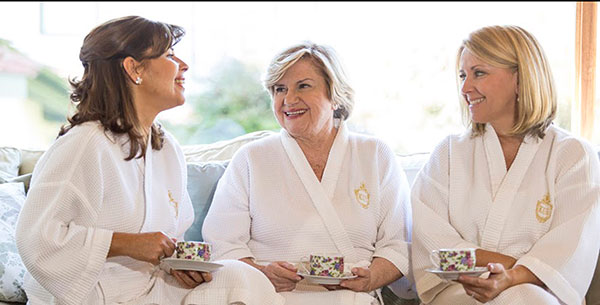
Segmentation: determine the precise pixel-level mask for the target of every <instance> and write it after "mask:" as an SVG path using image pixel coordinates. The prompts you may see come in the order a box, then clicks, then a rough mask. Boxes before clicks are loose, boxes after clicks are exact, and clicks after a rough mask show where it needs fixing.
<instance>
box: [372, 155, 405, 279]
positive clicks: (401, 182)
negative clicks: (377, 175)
mask: <svg viewBox="0 0 600 305" xmlns="http://www.w3.org/2000/svg"><path fill="white" fill-rule="evenodd" d="M379 158H380V159H381V160H382V161H383V163H384V164H380V166H381V167H383V168H384V173H385V174H384V175H383V181H382V188H381V194H380V196H381V210H380V215H379V218H380V222H379V226H378V228H377V241H376V242H375V252H374V253H373V257H382V258H385V259H387V260H388V261H390V262H391V263H392V264H394V266H396V268H398V270H400V272H402V274H403V275H405V276H407V275H408V274H409V273H410V270H409V259H410V255H409V245H410V239H411V232H410V228H411V222H412V215H411V213H412V211H411V207H410V187H409V186H408V180H407V179H406V175H405V173H404V171H403V170H402V169H401V168H400V167H399V165H398V162H396V159H395V156H394V153H393V151H392V150H391V149H390V148H389V147H387V146H386V145H382V149H381V150H380V152H379Z"/></svg>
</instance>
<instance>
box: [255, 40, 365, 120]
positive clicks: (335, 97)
mask: <svg viewBox="0 0 600 305" xmlns="http://www.w3.org/2000/svg"><path fill="white" fill-rule="evenodd" d="M301 59H308V60H310V61H311V62H312V63H313V65H314V66H315V67H316V68H317V70H318V71H319V73H320V74H321V75H322V76H323V78H324V79H325V83H326V87H327V96H328V98H329V100H330V101H331V102H332V103H333V104H334V106H335V108H334V109H335V110H334V112H333V117H334V118H338V119H341V120H346V119H348V117H349V116H350V114H351V113H352V109H353V108H354V89H352V87H351V86H350V84H349V81H348V78H347V77H346V74H345V72H344V69H343V67H342V64H341V62H340V60H339V58H338V56H337V54H336V53H335V51H334V50H333V48H331V47H329V46H325V45H318V44H316V43H313V42H310V41H304V42H302V43H299V44H296V45H293V46H291V47H289V48H287V49H285V50H283V51H281V52H280V53H278V54H277V55H275V57H274V58H273V60H272V61H271V63H270V64H269V67H268V68H267V71H266V73H265V76H264V80H263V85H264V87H265V89H267V90H268V91H269V93H270V94H271V98H273V95H274V93H275V91H274V90H275V89H274V88H275V84H276V83H277V82H278V81H279V80H280V79H281V78H282V77H283V75H284V74H285V72H286V71H287V70H288V69H289V68H290V67H291V66H293V65H294V64H295V63H296V62H298V61H299V60H301Z"/></svg>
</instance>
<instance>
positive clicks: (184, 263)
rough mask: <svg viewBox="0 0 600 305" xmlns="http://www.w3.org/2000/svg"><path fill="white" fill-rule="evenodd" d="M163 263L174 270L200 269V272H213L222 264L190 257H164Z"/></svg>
mask: <svg viewBox="0 0 600 305" xmlns="http://www.w3.org/2000/svg"><path fill="white" fill-rule="evenodd" d="M161 262H162V263H163V264H166V265H167V266H169V267H170V268H171V269H175V270H194V271H202V272H213V271H215V270H217V269H219V268H221V267H223V265H221V264H217V263H210V262H203V261H194V260H191V259H181V258H165V259H163V260H162V261H161Z"/></svg>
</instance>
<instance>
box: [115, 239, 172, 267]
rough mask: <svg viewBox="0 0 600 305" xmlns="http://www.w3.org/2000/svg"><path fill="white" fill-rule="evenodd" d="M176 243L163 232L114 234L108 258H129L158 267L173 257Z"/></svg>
mask: <svg viewBox="0 0 600 305" xmlns="http://www.w3.org/2000/svg"><path fill="white" fill-rule="evenodd" d="M175 241H176V240H175V239H171V238H169V236H167V235H165V234H164V233H163V232H147V233H120V232H114V233H113V237H112V242H111V244H110V249H109V251H108V257H112V256H129V257H131V258H134V259H137V260H140V261H145V262H149V263H151V264H153V265H158V264H159V263H160V260H161V259H162V258H164V257H170V256H171V255H173V252H174V251H175Z"/></svg>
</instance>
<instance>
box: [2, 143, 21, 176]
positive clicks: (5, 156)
mask: <svg viewBox="0 0 600 305" xmlns="http://www.w3.org/2000/svg"><path fill="white" fill-rule="evenodd" d="M19 164H21V152H20V151H19V150H18V149H16V148H13V147H0V183H4V182H6V181H7V180H8V179H10V178H13V177H16V176H18V175H19Z"/></svg>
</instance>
